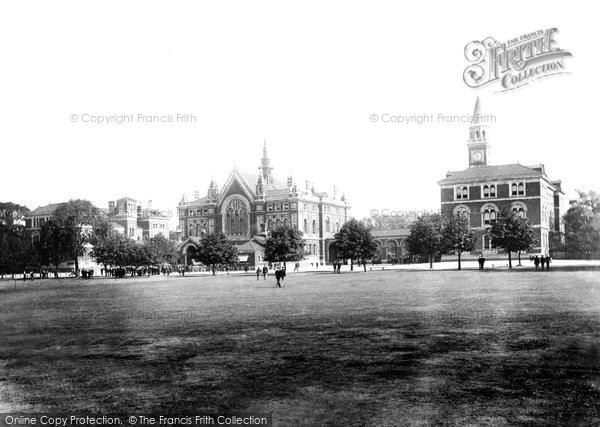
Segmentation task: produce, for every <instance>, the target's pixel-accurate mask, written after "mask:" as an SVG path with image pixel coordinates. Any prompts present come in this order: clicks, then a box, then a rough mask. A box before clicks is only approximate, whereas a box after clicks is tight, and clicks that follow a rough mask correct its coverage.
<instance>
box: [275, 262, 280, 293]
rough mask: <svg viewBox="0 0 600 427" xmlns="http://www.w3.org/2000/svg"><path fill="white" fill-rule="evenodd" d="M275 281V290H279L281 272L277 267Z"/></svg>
mask: <svg viewBox="0 0 600 427" xmlns="http://www.w3.org/2000/svg"><path fill="white" fill-rule="evenodd" d="M275 279H276V280H277V285H276V286H275V287H276V288H281V270H280V269H279V267H277V268H276V269H275Z"/></svg>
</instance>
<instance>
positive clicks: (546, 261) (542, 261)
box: [529, 255, 552, 271]
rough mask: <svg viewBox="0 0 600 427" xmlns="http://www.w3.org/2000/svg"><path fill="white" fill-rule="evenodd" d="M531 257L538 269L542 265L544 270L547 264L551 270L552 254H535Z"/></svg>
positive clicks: (547, 267) (547, 268)
mask: <svg viewBox="0 0 600 427" xmlns="http://www.w3.org/2000/svg"><path fill="white" fill-rule="evenodd" d="M529 259H530V260H531V261H533V265H534V266H535V269H536V270H538V269H539V268H540V266H541V267H542V271H544V266H546V270H550V263H551V262H552V258H550V255H541V256H538V255H535V256H531V257H529Z"/></svg>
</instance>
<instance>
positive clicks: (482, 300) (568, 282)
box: [0, 271, 600, 425]
mask: <svg viewBox="0 0 600 427" xmlns="http://www.w3.org/2000/svg"><path fill="white" fill-rule="evenodd" d="M287 285H288V286H287V287H286V288H283V289H276V288H275V287H274V279H273V278H269V280H267V281H266V282H265V281H263V280H262V279H261V280H260V281H256V279H255V277H251V276H233V275H232V276H218V277H215V278H213V277H185V278H178V277H170V278H167V279H162V278H152V279H147V278H140V279H124V280H116V279H109V280H104V279H94V280H92V281H75V280H63V281H54V280H45V281H36V282H33V283H32V282H27V283H26V284H25V283H22V282H18V283H17V290H14V289H13V282H6V281H5V282H2V283H0V328H1V329H0V412H2V411H9V410H12V411H27V410H34V411H43V410H46V411H52V412H60V411H69V412H80V413H100V414H109V413H126V414H129V413H135V414H144V413H172V414H183V413H198V412H201V411H202V412H207V411H211V412H219V411H229V412H231V411H238V412H243V411H246V412H248V411H252V412H272V413H273V419H274V422H275V424H276V425H297V424H309V425H315V424H317V425H321V424H325V425H332V424H334V425H364V424H367V423H370V424H371V425H398V424H430V423H443V422H447V423H450V424H460V425H464V424H469V423H471V424H495V425H497V424H539V425H547V424H549V423H550V424H553V423H554V424H569V425H572V424H577V423H581V424H599V423H600V413H599V412H600V274H599V273H598V272H596V271H584V272H559V271H555V272H552V271H551V272H544V273H541V272H537V273H536V272H509V271H495V272H478V271H463V272H458V271H454V272H447V271H446V272H436V271H433V272H428V271H425V272H402V271H390V272H368V273H355V274H340V275H333V274H324V273H322V274H289V275H288V278H287Z"/></svg>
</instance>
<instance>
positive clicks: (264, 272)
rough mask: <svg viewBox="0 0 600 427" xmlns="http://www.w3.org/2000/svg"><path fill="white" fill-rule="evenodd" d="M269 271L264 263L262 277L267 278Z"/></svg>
mask: <svg viewBox="0 0 600 427" xmlns="http://www.w3.org/2000/svg"><path fill="white" fill-rule="evenodd" d="M268 272H269V268H268V267H267V266H266V265H265V266H264V267H263V269H262V273H263V279H265V280H267V273H268Z"/></svg>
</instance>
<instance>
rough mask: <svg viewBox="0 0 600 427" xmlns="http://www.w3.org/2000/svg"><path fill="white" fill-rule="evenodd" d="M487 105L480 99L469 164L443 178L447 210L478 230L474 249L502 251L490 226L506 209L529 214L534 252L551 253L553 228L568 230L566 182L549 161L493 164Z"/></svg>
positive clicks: (443, 204)
mask: <svg viewBox="0 0 600 427" xmlns="http://www.w3.org/2000/svg"><path fill="white" fill-rule="evenodd" d="M480 117H482V115H481V105H480V101H479V98H477V101H476V102H475V110H474V113H473V119H472V122H471V125H470V127H469V142H468V143H467V148H468V155H469V167H468V168H467V169H464V170H461V171H454V172H448V173H447V174H446V177H445V178H444V179H442V180H440V181H439V182H438V184H439V185H440V187H441V212H442V215H450V214H453V215H464V216H465V217H467V218H468V219H469V223H470V225H471V227H472V228H474V229H475V231H476V236H477V243H476V245H475V250H474V251H472V252H471V253H472V254H475V255H478V254H483V255H484V256H489V255H497V254H498V253H499V249H498V248H497V247H495V245H494V242H493V241H492V240H491V238H490V236H489V229H490V227H491V225H492V223H493V222H494V221H495V220H496V218H497V216H498V214H499V213H500V212H501V210H502V209H504V208H506V207H508V208H510V209H511V210H512V212H514V213H516V214H518V215H520V216H522V217H526V218H527V219H528V220H529V221H530V223H531V225H532V227H533V229H534V230H535V233H536V234H537V237H538V240H539V243H538V245H537V246H536V247H535V248H534V249H533V250H532V251H531V252H532V253H542V254H547V253H549V250H550V240H551V239H550V236H551V233H552V232H556V233H558V234H561V233H563V232H564V228H563V225H562V223H561V218H562V216H563V214H564V213H565V211H566V209H567V208H568V207H567V200H566V197H565V194H564V193H563V191H562V188H561V181H557V180H551V179H549V178H548V176H547V175H546V170H545V168H544V165H542V164H539V165H534V166H524V165H521V164H507V165H491V164H490V143H489V141H488V137H489V129H488V126H486V125H485V124H484V123H482V121H481V120H480Z"/></svg>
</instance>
